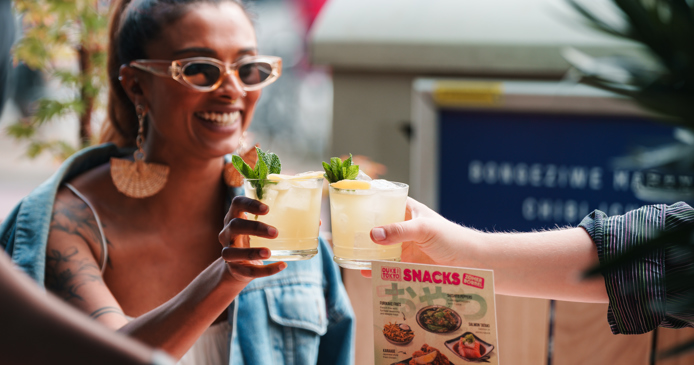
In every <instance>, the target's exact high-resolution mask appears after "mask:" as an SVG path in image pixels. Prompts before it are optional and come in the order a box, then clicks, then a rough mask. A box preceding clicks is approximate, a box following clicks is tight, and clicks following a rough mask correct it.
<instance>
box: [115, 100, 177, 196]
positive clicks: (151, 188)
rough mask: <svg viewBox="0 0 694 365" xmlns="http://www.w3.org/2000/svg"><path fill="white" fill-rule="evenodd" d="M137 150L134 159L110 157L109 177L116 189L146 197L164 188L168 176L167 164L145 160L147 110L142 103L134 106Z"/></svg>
mask: <svg viewBox="0 0 694 365" xmlns="http://www.w3.org/2000/svg"><path fill="white" fill-rule="evenodd" d="M136 111H137V121H138V123H139V124H140V127H139V129H138V131H137V140H136V141H137V150H136V151H135V152H134V153H133V157H134V161H130V160H125V159H120V158H111V179H112V180H113V184H114V185H115V186H116V189H118V191H120V192H121V193H123V194H125V195H127V196H129V197H131V198H147V197H150V196H152V195H154V194H156V193H158V192H159V191H161V189H163V188H164V185H166V180H167V178H168V177H169V166H166V165H162V164H157V163H147V162H145V151H144V149H143V145H144V144H145V137H144V122H145V117H146V116H147V111H146V110H145V108H144V107H143V106H142V105H138V106H137V107H136Z"/></svg>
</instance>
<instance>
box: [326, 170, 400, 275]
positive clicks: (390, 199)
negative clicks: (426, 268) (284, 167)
mask: <svg viewBox="0 0 694 365" xmlns="http://www.w3.org/2000/svg"><path fill="white" fill-rule="evenodd" d="M343 181H344V180H343ZM336 186H337V187H336ZM340 186H344V187H345V188H339V187H340ZM407 191H408V186H407V184H402V183H396V182H390V181H386V180H374V181H371V182H367V181H351V182H349V183H346V184H345V183H343V182H342V181H340V182H337V183H334V184H331V185H330V190H329V192H330V220H331V226H332V237H333V253H334V255H335V257H334V260H335V262H336V263H337V264H338V265H340V266H342V267H344V268H348V269H370V268H371V261H372V260H387V261H400V254H401V252H402V248H401V246H402V244H401V243H398V244H395V245H389V246H384V245H377V244H375V243H373V241H371V235H370V233H371V229H372V228H374V227H377V226H382V225H385V224H390V223H396V222H402V221H403V220H405V208H406V204H407Z"/></svg>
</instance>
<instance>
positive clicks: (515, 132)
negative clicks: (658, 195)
mask: <svg viewBox="0 0 694 365" xmlns="http://www.w3.org/2000/svg"><path fill="white" fill-rule="evenodd" d="M439 123H440V124H439V126H440V128H439V133H440V135H439V141H440V144H439V161H440V165H439V176H438V184H439V197H438V200H439V212H440V213H441V214H442V215H443V216H445V217H446V218H448V219H450V220H452V221H455V222H458V223H462V224H464V225H466V226H469V227H474V228H478V229H483V230H498V231H509V230H518V231H528V230H532V229H542V228H554V227H557V226H560V227H565V226H576V225H577V224H578V223H580V221H581V220H582V219H583V217H584V216H586V215H587V214H589V213H590V212H591V211H593V210H595V209H599V210H602V211H604V212H605V213H607V214H608V215H616V214H623V213H624V212H626V211H628V210H631V209H635V208H637V207H640V206H642V205H645V204H651V203H652V202H645V201H642V200H640V199H638V198H637V197H636V196H635V194H634V187H635V186H638V185H639V184H641V185H643V184H648V183H649V182H648V181H647V180H648V179H656V177H652V176H650V175H649V174H648V173H646V172H641V171H630V170H621V169H615V168H614V167H613V166H612V165H613V164H612V161H613V159H614V158H615V157H621V156H626V155H628V154H629V152H630V151H631V148H633V147H635V146H646V145H647V146H654V145H658V144H661V143H664V142H666V141H674V137H673V128H672V127H669V126H666V125H664V124H658V123H655V122H652V121H650V120H648V119H645V118H638V117H615V116H596V115H575V114H572V115H559V114H555V115H551V114H523V113H509V112H471V111H460V110H446V109H442V110H439ZM653 176H657V179H661V180H659V181H658V182H657V183H659V184H662V183H663V181H662V179H671V180H672V179H675V180H678V183H679V184H685V185H686V184H690V186H692V179H691V177H685V176H662V175H653ZM653 183H656V182H655V181H654V182H653Z"/></svg>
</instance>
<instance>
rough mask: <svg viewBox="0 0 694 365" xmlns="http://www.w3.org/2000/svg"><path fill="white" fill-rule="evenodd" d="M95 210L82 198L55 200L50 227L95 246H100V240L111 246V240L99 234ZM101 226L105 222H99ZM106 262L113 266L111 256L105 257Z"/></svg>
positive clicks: (103, 225) (99, 260)
mask: <svg viewBox="0 0 694 365" xmlns="http://www.w3.org/2000/svg"><path fill="white" fill-rule="evenodd" d="M94 214H95V212H92V210H91V209H90V208H89V206H88V205H87V204H86V203H85V202H83V201H82V200H77V199H69V200H67V201H65V200H64V199H61V200H57V201H56V203H55V208H54V211H53V219H52V221H51V229H52V230H56V231H61V232H64V233H67V234H68V235H73V236H77V237H79V238H81V239H82V240H83V241H85V242H87V243H92V244H94V246H96V247H99V248H100V247H101V240H102V239H103V240H105V241H106V245H107V246H112V243H111V241H109V240H108V238H106V237H102V236H101V232H99V225H98V224H97V222H96V218H95V217H94ZM101 226H102V227H103V228H105V227H106V225H105V224H103V222H102V224H101ZM99 255H100V257H98V262H99V263H101V261H102V257H103V255H104V252H103V251H102V252H101V253H99ZM106 264H107V265H108V266H109V267H110V268H113V265H112V264H111V258H110V257H106Z"/></svg>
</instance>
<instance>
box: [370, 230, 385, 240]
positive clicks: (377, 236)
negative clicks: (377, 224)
mask: <svg viewBox="0 0 694 365" xmlns="http://www.w3.org/2000/svg"><path fill="white" fill-rule="evenodd" d="M371 236H372V237H373V239H374V241H383V240H384V239H386V230H385V229H383V228H374V229H372V230H371Z"/></svg>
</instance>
